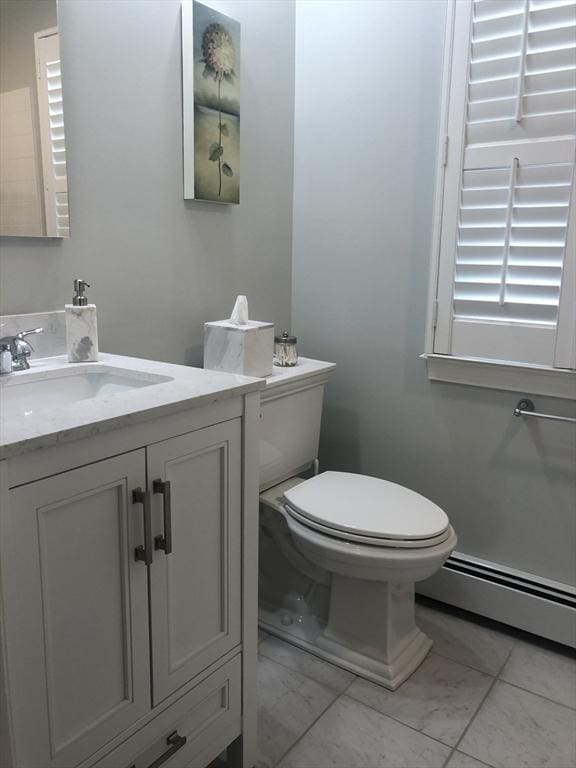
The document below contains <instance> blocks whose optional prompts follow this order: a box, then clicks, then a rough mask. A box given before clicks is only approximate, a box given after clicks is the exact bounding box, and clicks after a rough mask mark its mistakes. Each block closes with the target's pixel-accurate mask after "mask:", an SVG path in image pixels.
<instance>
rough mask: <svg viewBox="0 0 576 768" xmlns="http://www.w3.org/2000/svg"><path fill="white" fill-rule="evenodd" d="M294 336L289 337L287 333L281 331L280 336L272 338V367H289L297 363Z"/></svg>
mask: <svg viewBox="0 0 576 768" xmlns="http://www.w3.org/2000/svg"><path fill="white" fill-rule="evenodd" d="M297 341H298V339H297V338H296V336H290V334H289V333H288V331H283V333H282V335H281V336H275V337H274V365H279V366H281V367H284V368H285V367H291V366H294V365H296V363H297V362H298V352H297V350H296V342H297Z"/></svg>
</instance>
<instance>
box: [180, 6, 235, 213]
mask: <svg viewBox="0 0 576 768" xmlns="http://www.w3.org/2000/svg"><path fill="white" fill-rule="evenodd" d="M182 91H183V121H184V122H183V138H184V198H185V199H186V200H204V201H209V202H213V203H239V202H240V24H239V23H238V22H237V21H234V20H233V19H230V18H229V17H228V16H224V15H223V14H221V13H218V12H217V11H214V10H213V9H212V8H209V7H208V6H206V5H203V4H202V3H198V2H196V1H195V0H182Z"/></svg>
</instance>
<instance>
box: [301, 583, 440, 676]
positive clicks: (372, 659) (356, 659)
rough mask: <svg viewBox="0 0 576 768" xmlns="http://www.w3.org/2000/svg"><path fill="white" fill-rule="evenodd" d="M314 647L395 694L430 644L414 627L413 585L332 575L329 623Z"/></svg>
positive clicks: (425, 654) (421, 659)
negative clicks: (394, 691) (393, 691)
mask: <svg viewBox="0 0 576 768" xmlns="http://www.w3.org/2000/svg"><path fill="white" fill-rule="evenodd" d="M359 598H361V599H359ZM316 645H317V646H318V648H320V649H321V650H322V651H324V653H325V654H326V657H328V656H330V657H332V658H331V660H333V661H335V663H337V664H339V665H340V666H341V667H344V668H345V669H348V670H350V671H351V672H354V674H356V675H361V676H362V677H364V678H366V679H368V680H371V681H372V682H375V683H378V684H379V685H383V686H384V687H386V688H389V689H390V690H395V689H396V688H398V686H399V685H400V684H401V683H403V682H404V680H406V678H407V677H409V676H410V675H411V674H412V673H413V672H414V670H415V669H416V668H417V667H418V666H419V665H420V664H421V663H422V662H423V661H424V659H425V658H426V656H427V654H428V652H429V651H430V648H431V647H432V641H431V640H430V638H429V637H427V635H425V634H424V632H422V631H421V630H420V629H419V628H418V627H417V626H416V622H415V618H414V584H412V583H407V584H406V583H405V584H390V583H387V582H377V581H367V580H364V579H355V578H349V577H347V576H341V575H339V574H337V573H333V574H332V585H331V591H330V609H329V616H328V623H327V625H326V628H325V629H324V631H323V632H322V633H321V634H319V635H318V637H317V638H316Z"/></svg>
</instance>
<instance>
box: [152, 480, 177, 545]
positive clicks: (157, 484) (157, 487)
mask: <svg viewBox="0 0 576 768" xmlns="http://www.w3.org/2000/svg"><path fill="white" fill-rule="evenodd" d="M152 491H153V493H161V494H162V497H163V502H164V536H156V537H155V538H154V548H155V549H163V550H164V552H165V553H166V554H167V555H169V554H170V552H172V493H171V487H170V480H166V481H164V480H154V481H153V483H152Z"/></svg>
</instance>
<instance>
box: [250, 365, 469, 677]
mask: <svg viewBox="0 0 576 768" xmlns="http://www.w3.org/2000/svg"><path fill="white" fill-rule="evenodd" d="M334 368H335V366H334V365H333V364H331V363H323V362H320V361H316V360H307V359H302V358H301V359H300V361H299V364H298V366H296V367H295V368H275V369H274V373H273V375H272V376H270V377H269V378H268V379H267V387H266V390H265V391H264V392H263V393H262V429H261V444H260V445H261V449H260V459H261V461H260V480H261V483H260V487H261V496H260V501H261V546H260V624H261V626H262V627H263V628H264V629H265V630H267V631H268V632H271V633H272V634H274V635H277V636H279V637H282V638H284V639H287V640H289V641H290V642H293V643H295V644H297V645H300V646H301V647H304V648H306V649H307V650H310V651H312V652H313V653H316V654H317V655H319V656H322V657H324V658H326V659H328V660H329V661H331V662H333V663H335V664H338V665H340V666H341V667H344V668H345V669H348V670H350V671H352V672H354V673H355V674H357V675H361V676H362V677H365V678H367V679H369V680H372V681H374V682H377V683H379V684H381V685H384V686H386V687H387V688H391V689H395V688H397V687H398V686H399V685H400V684H401V683H402V682H403V681H404V680H405V679H406V678H407V677H408V676H409V675H410V674H412V672H413V671H414V670H415V669H416V668H417V667H418V665H419V664H420V663H421V662H422V661H423V659H424V658H425V656H426V654H427V653H428V651H429V650H430V647H431V645H432V641H431V640H430V639H429V638H428V637H427V636H426V635H425V634H424V633H423V632H422V631H421V630H420V629H419V628H418V627H417V626H416V623H415V620H414V584H415V582H417V581H421V580H422V579H426V578H428V577H429V576H431V575H432V574H433V573H435V572H436V571H437V570H438V569H439V568H440V567H441V566H442V564H443V563H444V562H445V560H446V559H447V558H448V556H449V555H450V553H451V552H452V551H453V550H454V548H455V546H456V535H455V533H454V531H453V529H452V527H451V526H450V522H449V520H448V517H447V516H446V514H445V513H444V512H443V511H442V510H441V509H440V508H439V507H437V506H436V505H435V504H433V503H432V502H431V501H429V500H428V499H425V498H424V497H423V496H420V495H419V494H417V493H415V492H414V491H410V490H408V489H407V488H403V487H402V486H399V485H396V484H395V483H390V482H387V481H385V480H380V479H378V478H374V477H367V476H364V475H356V474H351V473H345V472H323V473H321V474H316V475H315V476H312V477H311V478H310V479H307V480H306V479H304V478H302V477H299V474H300V473H304V472H306V470H308V471H310V470H312V471H315V470H316V468H317V455H318V441H319V434H320V420H321V411H322V400H323V393H324V385H325V383H326V381H327V380H328V378H329V376H330V374H331V373H332V371H333V369H334Z"/></svg>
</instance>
